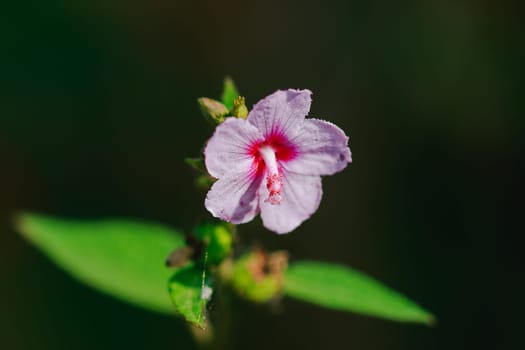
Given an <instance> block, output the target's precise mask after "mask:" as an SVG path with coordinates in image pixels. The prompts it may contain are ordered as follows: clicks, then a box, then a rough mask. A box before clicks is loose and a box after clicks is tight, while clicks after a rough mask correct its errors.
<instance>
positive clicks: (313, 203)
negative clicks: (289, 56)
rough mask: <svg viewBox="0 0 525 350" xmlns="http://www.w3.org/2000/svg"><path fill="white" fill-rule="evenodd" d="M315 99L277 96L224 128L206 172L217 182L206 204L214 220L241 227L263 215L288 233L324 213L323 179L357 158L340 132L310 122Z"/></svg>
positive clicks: (304, 93) (208, 152)
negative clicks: (308, 115) (320, 211)
mask: <svg viewBox="0 0 525 350" xmlns="http://www.w3.org/2000/svg"><path fill="white" fill-rule="evenodd" d="M311 94H312V93H311V92H310V91H309V90H291V89H290V90H286V91H280V90H279V91H276V92H274V93H273V94H271V95H270V96H268V97H266V98H264V99H263V100H261V101H259V102H258V103H257V104H256V105H255V106H254V107H253V109H252V110H251V111H250V113H249V115H248V118H247V119H246V120H244V119H240V118H233V117H230V118H226V119H225V121H224V122H223V123H222V124H220V125H219V126H217V129H216V130H215V133H214V134H213V136H212V137H211V138H210V140H209V141H208V143H207V145H206V148H205V150H204V160H205V164H206V169H207V170H208V172H209V174H210V175H211V176H213V177H214V178H217V181H216V182H215V183H214V184H213V186H212V187H211V189H210V190H209V192H208V194H207V196H206V200H205V206H206V209H208V211H209V212H210V213H211V214H212V215H213V216H215V217H217V218H220V219H222V220H224V221H229V222H231V223H233V224H242V223H246V222H248V221H251V220H252V219H253V218H254V217H255V216H256V215H257V214H258V213H259V212H260V213H261V218H262V221H263V225H264V226H265V227H266V228H267V229H269V230H271V231H274V232H276V233H288V232H290V231H293V230H294V229H295V228H297V227H298V226H299V225H300V224H301V223H302V222H303V221H305V220H306V219H308V218H309V217H310V216H311V215H312V214H313V213H314V212H315V211H316V210H317V208H318V207H319V203H320V201H321V197H322V187H321V175H332V174H334V173H337V172H339V171H341V170H343V169H344V168H345V167H346V165H347V164H348V163H350V162H351V161H352V159H351V153H350V149H349V148H348V137H347V136H346V135H345V133H344V132H343V131H342V130H341V129H340V128H339V127H337V126H335V125H334V124H331V123H329V122H326V121H323V120H319V119H311V118H308V119H306V118H305V116H306V115H307V114H308V112H309V110H310V104H311Z"/></svg>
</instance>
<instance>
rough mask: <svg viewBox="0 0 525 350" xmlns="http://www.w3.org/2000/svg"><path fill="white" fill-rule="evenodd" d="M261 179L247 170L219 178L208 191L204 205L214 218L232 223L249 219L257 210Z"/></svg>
mask: <svg viewBox="0 0 525 350" xmlns="http://www.w3.org/2000/svg"><path fill="white" fill-rule="evenodd" d="M261 180H262V177H261V176H253V174H252V173H250V171H249V170H246V171H243V170H241V171H240V172H238V173H233V174H230V175H228V176H226V177H225V178H222V179H219V180H217V181H216V182H215V183H214V184H213V186H212V187H211V189H210V190H209V191H208V194H207V195H206V200H205V201H204V206H205V207H206V209H208V211H209V212H210V213H211V214H212V215H213V216H215V217H216V218H219V219H221V220H224V221H228V222H231V223H233V224H242V223H245V222H248V221H251V220H253V218H254V217H255V215H257V213H258V212H259V206H258V204H259V203H258V202H259V200H258V199H259V198H258V191H257V190H258V189H259V187H260V185H261Z"/></svg>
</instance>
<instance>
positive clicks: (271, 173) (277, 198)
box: [259, 146, 283, 204]
mask: <svg viewBox="0 0 525 350" xmlns="http://www.w3.org/2000/svg"><path fill="white" fill-rule="evenodd" d="M259 153H260V154H261V156H262V158H263V160H264V164H265V166H266V169H267V170H268V174H267V175H266V188H267V189H268V193H269V196H268V198H267V199H266V200H265V202H268V203H270V204H281V202H282V201H283V199H282V196H281V193H282V191H283V175H282V174H280V173H279V167H278V165H277V159H276V158H275V150H274V149H273V148H272V147H270V146H263V147H261V148H259Z"/></svg>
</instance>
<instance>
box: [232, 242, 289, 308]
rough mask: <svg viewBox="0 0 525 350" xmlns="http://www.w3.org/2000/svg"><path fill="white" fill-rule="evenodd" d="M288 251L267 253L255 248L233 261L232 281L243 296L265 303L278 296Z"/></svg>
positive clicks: (235, 288) (238, 292)
mask: <svg viewBox="0 0 525 350" xmlns="http://www.w3.org/2000/svg"><path fill="white" fill-rule="evenodd" d="M287 263H288V253H286V252H283V251H279V252H275V253H273V254H266V252H264V251H263V250H260V249H259V250H254V251H252V252H250V253H248V254H246V255H244V256H243V257H241V258H240V259H239V260H237V261H235V262H234V263H233V267H232V268H231V277H230V283H231V285H232V287H233V289H234V290H235V291H236V292H237V294H239V295H240V296H241V297H243V298H245V299H248V300H251V301H254V302H258V303H263V302H267V301H270V300H272V299H274V298H276V297H278V296H279V295H280V293H281V290H282V286H283V273H284V271H285V270H286V267H287Z"/></svg>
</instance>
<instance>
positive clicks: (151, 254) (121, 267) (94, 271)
mask: <svg viewBox="0 0 525 350" xmlns="http://www.w3.org/2000/svg"><path fill="white" fill-rule="evenodd" d="M16 224H17V228H18V230H19V231H20V232H21V233H22V234H23V236H24V237H25V238H27V240H29V241H30V242H31V243H33V244H34V245H35V246H36V247H37V248H39V249H40V250H42V251H43V252H44V253H45V254H46V255H47V256H48V257H49V258H50V259H51V260H52V261H53V262H55V263H56V264H57V265H58V266H59V267H61V268H63V269H64V270H65V271H67V272H68V273H70V274H71V275H72V276H73V277H75V278H76V279H78V280H79V281H81V282H84V283H86V284H88V285H90V286H91V287H93V288H95V289H97V290H99V291H101V292H104V293H107V294H109V295H111V296H113V297H116V298H118V299H120V300H123V301H127V302H129V303H131V304H134V305H137V306H141V307H144V308H146V309H149V310H153V311H157V312H161V313H171V314H173V313H175V310H174V308H173V305H172V304H171V302H170V298H169V295H168V293H167V292H166V281H167V280H168V279H169V277H170V275H171V274H173V270H169V269H167V268H166V267H165V265H164V261H165V259H166V257H167V256H168V255H169V253H170V252H171V251H173V250H174V249H176V248H178V247H182V246H184V244H185V241H184V237H183V236H182V235H181V234H180V233H179V232H177V231H175V230H173V229H170V228H167V227H165V226H162V225H158V224H152V223H142V222H134V221H127V220H104V221H81V220H64V219H58V218H51V217H46V216H41V215H29V214H24V215H21V216H19V217H18V218H17V222H16Z"/></svg>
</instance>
